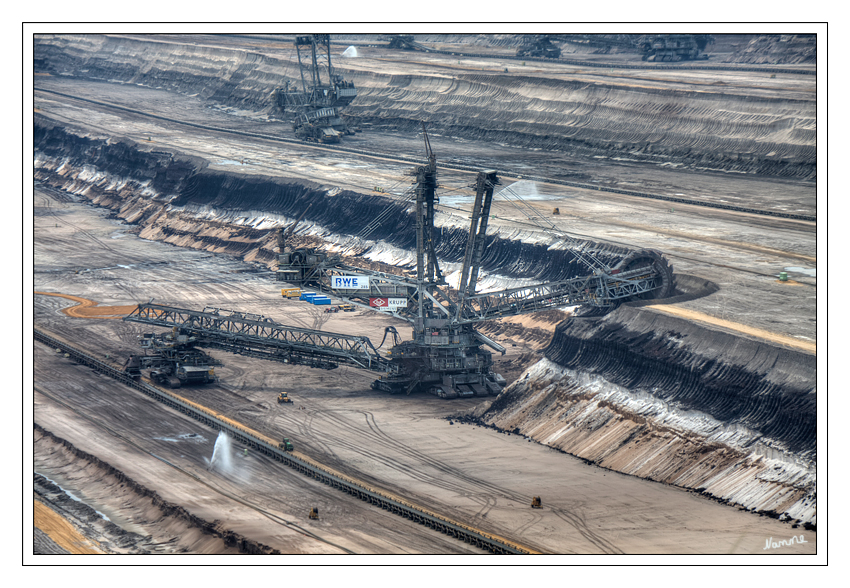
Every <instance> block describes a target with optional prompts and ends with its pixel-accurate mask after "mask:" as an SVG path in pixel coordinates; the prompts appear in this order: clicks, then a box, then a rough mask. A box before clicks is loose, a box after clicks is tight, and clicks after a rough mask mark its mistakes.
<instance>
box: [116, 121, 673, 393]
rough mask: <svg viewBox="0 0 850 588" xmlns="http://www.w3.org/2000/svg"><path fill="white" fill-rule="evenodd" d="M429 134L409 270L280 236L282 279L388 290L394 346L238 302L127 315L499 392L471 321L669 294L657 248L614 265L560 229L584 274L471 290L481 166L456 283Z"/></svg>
mask: <svg viewBox="0 0 850 588" xmlns="http://www.w3.org/2000/svg"><path fill="white" fill-rule="evenodd" d="M423 130H424V125H423ZM424 137H425V152H426V162H425V163H424V164H423V165H420V166H418V167H416V168H415V169H414V170H413V172H412V174H411V175H413V176H414V177H415V178H416V181H415V185H414V188H413V190H412V191H411V192H410V197H411V199H413V200H415V203H414V214H415V220H416V277H415V278H412V277H404V276H396V275H392V274H387V273H382V272H376V271H368V270H364V269H361V268H355V267H350V266H346V265H345V264H343V263H342V261H341V260H340V259H339V258H337V257H333V256H329V255H328V254H327V253H325V252H322V251H318V250H307V249H296V250H291V249H286V247H285V243H284V242H283V241H282V242H281V250H280V252H279V256H278V263H279V269H278V277H279V279H281V280H283V281H286V282H289V283H291V284H294V285H297V286H299V287H301V288H310V289H312V290H315V291H316V292H322V293H325V294H328V295H331V296H333V297H335V298H341V299H343V300H345V301H346V302H347V303H349V304H352V305H356V306H359V307H362V308H370V309H372V310H375V309H376V306H380V305H379V304H377V303H376V301H382V302H383V304H386V303H387V301H394V304H393V305H392V306H388V307H387V306H385V307H384V308H385V309H386V310H387V311H388V312H391V313H392V314H393V315H394V316H396V317H398V318H402V319H404V320H407V321H408V322H410V323H411V326H412V338H411V339H410V340H407V341H399V340H398V338H397V337H396V336H395V335H396V334H395V333H394V336H393V340H394V345H393V346H392V348H391V349H390V351H389V352H388V353H386V354H381V353H379V352H378V349H379V348H380V347H381V346H382V345H383V341H382V343H381V346H379V347H378V348H375V347H374V346H373V345H372V343H371V342H370V341H369V339H368V338H366V337H352V336H348V335H340V334H335V333H327V332H322V331H310V330H307V329H299V328H294V327H287V326H284V325H279V324H277V323H274V322H272V321H270V320H269V319H266V318H263V317H256V318H254V319H251V320H248V319H246V318H245V317H243V316H242V315H239V314H238V313H236V314H237V315H238V316H234V314H233V313H230V314H222V313H218V312H217V313H215V314H210V313H207V314H204V313H198V312H196V311H189V310H183V309H174V308H169V307H163V306H156V305H139V307H138V308H137V309H136V311H134V312H133V313H132V314H131V315H130V316H128V317H126V318H125V319H124V320H129V321H136V322H143V323H147V324H156V325H161V326H168V327H176V328H177V329H179V331H180V332H181V333H184V334H186V335H189V336H192V337H194V338H196V340H197V341H198V342H197V343H196V345H199V346H204V345H207V346H209V347H213V348H218V349H225V350H228V351H232V352H235V353H241V354H245V355H251V356H254V357H262V358H265V359H272V360H276V361H282V362H284V363H297V364H301V365H311V366H313V367H319V368H325V369H333V368H334V367H337V366H338V365H340V364H346V365H352V366H356V367H360V368H364V369H368V370H371V371H375V372H378V373H379V374H380V377H379V378H378V379H376V380H375V381H374V382H373V384H372V388H373V389H376V390H383V391H386V392H389V393H393V394H396V393H407V394H410V393H411V392H417V391H424V392H430V393H432V394H435V395H437V396H439V397H443V398H457V397H464V396H485V395H496V394H498V393H499V392H500V391H501V390H502V388H503V387H504V385H505V380H504V379H503V378H502V377H501V376H500V375H499V374H497V373H495V372H494V371H493V369H492V368H493V359H492V351H491V350H494V351H497V352H500V353H504V352H505V349H504V348H503V347H502V346H501V345H499V344H498V343H496V342H495V341H493V340H491V339H490V338H488V337H486V336H485V335H484V334H482V333H480V332H478V331H477V330H476V328H475V325H476V323H478V322H481V321H486V320H492V319H497V318H503V317H509V316H517V315H522V314H528V313H532V312H538V311H541V310H546V309H551V308H559V307H565V306H586V307H591V308H598V309H603V310H604V309H610V308H613V307H615V306H617V305H618V304H620V303H622V302H626V301H631V300H642V299H648V298H665V297H668V296H670V295H672V294H673V292H674V290H675V282H674V277H673V272H672V268H671V267H670V266H669V264H668V263H667V260H666V259H664V257H663V256H662V255H661V254H660V253H659V252H657V251H654V250H640V251H633V252H631V253H630V254H628V255H627V256H626V257H625V258H623V259H622V260H621V261H620V262H619V263H617V264H616V265H615V266H614V267H609V266H607V265H605V264H604V263H602V262H600V261H599V260H597V259H595V258H594V257H593V256H592V255H590V254H589V253H588V252H587V250H586V248H585V246H584V245H583V244H582V243H580V242H578V241H576V240H574V239H572V238H570V237H569V236H567V235H559V236H561V237H562V238H563V239H565V240H566V241H567V243H568V245H569V246H570V248H571V250H572V252H573V253H574V254H575V256H576V258H578V259H579V260H580V261H581V262H582V263H583V264H584V265H585V266H586V267H587V270H588V271H587V273H586V274H585V275H581V276H579V277H573V278H570V279H564V280H558V281H553V282H546V283H540V284H533V285H530V286H521V287H516V288H509V289H506V290H499V291H492V292H477V284H478V275H479V272H480V270H481V261H482V256H483V253H484V250H485V247H486V239H487V235H486V233H487V224H488V219H489V218H490V207H491V204H492V201H493V191H494V188H495V187H496V186H497V185H499V184H500V180H499V178H498V176H497V173H496V172H495V171H481V172H479V173H478V176H477V179H476V183H475V190H476V192H475V201H474V204H473V209H472V215H471V224H470V228H469V238H468V241H467V245H466V249H465V253H464V257H463V264H462V268H461V272H460V280H459V284H458V287H457V289H450V288H449V286H448V284H447V283H446V281H445V279H444V276H443V274H442V272H441V270H440V264H439V261H438V259H437V255H436V253H435V243H434V236H435V231H434V214H435V204H437V203H438V199H437V198H436V195H435V192H436V188H437V165H436V157H435V155H434V153H433V151H432V150H431V145H430V142H429V139H428V134H427V132H425V133H424ZM299 220H300V219H299ZM297 222H298V221H296V224H297ZM293 226H294V225H293ZM290 228H292V227H290ZM553 229H554V226H553ZM285 233H286V234H288V233H289V230H287V231H285ZM284 249H286V250H284ZM384 339H385V340H386V334H385V337H384ZM485 348H489V349H485Z"/></svg>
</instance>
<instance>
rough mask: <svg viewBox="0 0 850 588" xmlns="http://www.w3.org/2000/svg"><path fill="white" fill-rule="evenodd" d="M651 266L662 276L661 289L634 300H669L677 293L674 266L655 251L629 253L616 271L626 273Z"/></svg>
mask: <svg viewBox="0 0 850 588" xmlns="http://www.w3.org/2000/svg"><path fill="white" fill-rule="evenodd" d="M647 265H651V266H652V267H653V269H654V270H655V271H656V272H658V274H659V275H660V276H661V288H659V289H657V290H653V291H652V292H645V293H643V294H639V295H637V296H636V297H634V298H632V300H650V299H660V298H669V297H670V296H673V294H675V292H676V277H675V276H674V275H673V266H671V265H670V263H669V262H668V261H667V259H666V258H665V257H664V256H663V255H662V254H661V252H660V251H656V250H654V249H640V250H637V251H632V252H631V253H629V254H628V255H627V256H626V257H625V258H624V259H623V260H622V261H621V262H620V263H618V264H617V265H616V266H615V267H614V269H618V270H620V271H623V272H626V271H629V270H632V269H636V268H639V267H645V266H647Z"/></svg>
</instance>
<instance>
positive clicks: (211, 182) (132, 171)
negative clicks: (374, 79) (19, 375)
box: [34, 116, 628, 282]
mask: <svg viewBox="0 0 850 588" xmlns="http://www.w3.org/2000/svg"><path fill="white" fill-rule="evenodd" d="M36 118H37V120H36V126H35V131H34V142H35V147H36V153H35V170H36V173H35V177H36V179H37V180H39V181H44V182H46V183H48V184H50V185H51V186H54V187H56V188H58V189H61V190H64V191H66V192H69V193H72V194H77V195H79V196H81V197H83V198H85V199H87V200H89V201H91V202H92V203H94V204H97V205H99V206H104V207H107V208H110V209H111V210H113V211H114V212H115V214H116V216H117V217H119V218H121V219H123V220H125V221H127V222H129V223H133V224H136V225H138V227H139V235H140V236H141V237H143V238H145V239H151V240H160V241H165V242H168V243H172V244H174V245H180V246H184V247H193V248H197V249H204V250H207V251H212V252H217V253H228V254H232V255H238V256H240V257H242V258H244V259H245V260H246V261H257V262H261V263H266V264H268V265H270V266H274V265H276V259H275V253H274V251H273V248H274V247H276V245H277V229H278V228H280V227H283V226H288V225H289V224H291V223H292V222H294V219H296V218H300V216H301V214H302V213H303V212H304V211H305V210H306V211H307V213H306V215H305V216H304V219H303V222H304V223H305V224H306V225H309V229H308V230H305V232H304V234H302V236H301V237H296V238H295V239H293V242H295V243H298V242H299V239H300V242H302V243H304V242H307V243H309V244H310V245H314V246H319V247H322V246H324V247H325V248H329V249H330V250H332V251H335V252H337V253H341V254H343V255H345V256H347V257H349V258H351V259H352V260H353V261H358V260H360V261H361V263H362V264H365V265H370V266H371V265H373V264H374V263H375V262H374V261H372V260H371V259H370V257H381V258H383V257H386V256H385V253H386V249H387V247H392V248H394V250H395V258H396V261H397V263H396V264H395V265H396V266H398V265H401V266H402V267H413V266H414V264H415V254H414V251H415V247H416V231H415V221H414V217H413V211H412V209H411V206H410V205H409V204H406V203H402V202H399V201H397V200H392V199H389V198H387V197H384V196H375V195H364V194H358V193H356V192H351V191H346V190H343V191H337V190H329V189H328V188H326V187H322V186H320V185H318V184H313V183H310V182H306V181H304V180H300V179H298V180H296V179H291V180H287V179H285V178H279V177H275V178H272V177H266V176H254V175H240V174H231V173H225V172H217V171H212V170H208V169H206V162H205V161H204V160H202V159H199V158H193V157H188V156H184V155H182V154H179V153H169V152H165V151H154V150H150V149H144V148H143V147H141V146H139V145H136V144H135V143H132V142H130V141H124V140H119V139H105V138H90V137H87V136H85V134H84V133H83V132H82V131H80V132H75V131H74V130H73V129H71V128H70V127H63V126H59V125H55V124H53V123H52V122H51V121H50V120H49V119H47V118H45V117H42V116H37V117H36ZM311 204H312V205H313V206H311ZM308 207H310V208H309V210H307V209H308ZM388 208H389V209H391V210H392V209H395V210H394V211H393V212H392V214H390V216H389V219H390V220H389V221H387V222H386V223H385V224H383V225H381V226H380V227H378V228H377V229H376V230H375V231H374V232H373V233H371V234H370V235H369V240H368V241H355V240H352V239H351V238H350V237H351V235H356V234H357V233H358V232H359V231H361V230H362V229H363V228H364V227H366V226H367V225H369V223H370V222H371V221H372V220H374V219H375V218H376V217H377V216H379V215H380V214H381V213H382V212H384V211H385V210H387V209H388ZM438 221H442V226H440V229H439V231H437V233H436V236H435V250H436V252H437V255H438V256H439V258H440V259H441V260H442V261H444V262H446V263H447V265H448V266H449V267H450V266H451V264H452V263H454V264H460V263H461V262H462V259H463V255H464V252H465V247H466V242H467V240H468V235H469V232H468V229H467V228H466V227H462V226H461V225H467V224H468V220H466V219H461V218H460V217H451V216H449V215H446V216H443V215H439V216H438ZM299 232H300V231H299ZM299 232H297V233H296V235H297V234H298V233H299ZM488 235H491V236H490V239H491V241H490V242H489V244H488V247H487V249H486V250H485V254H484V257H483V258H482V269H483V271H484V272H488V273H490V274H498V276H499V277H500V278H501V279H505V278H507V279H510V280H531V281H535V282H540V281H550V280H559V279H566V278H571V277H575V276H578V275H584V274H585V273H586V272H587V268H586V267H585V266H584V265H583V264H581V262H579V261H578V260H577V259H576V257H575V256H574V254H573V253H572V251H571V250H570V249H567V248H566V246H565V245H564V244H562V243H557V242H556V241H555V239H554V238H549V237H545V239H546V240H545V241H543V242H538V243H527V242H523V241H522V239H521V237H522V235H521V234H517V233H516V232H512V233H511V235H510V236H504V237H503V236H501V235H499V233H498V230H497V229H494V230H493V231H492V232H488ZM539 238H540V237H539V236H538V239H539ZM340 243H342V244H343V245H340ZM586 243H587V248H586V249H585V251H586V253H589V254H591V255H593V256H595V257H596V258H597V259H600V260H601V261H603V262H604V263H608V264H610V265H615V264H616V263H617V262H618V261H619V260H620V259H622V258H623V257H625V255H626V254H627V253H628V250H627V249H625V248H622V247H618V246H614V245H608V244H604V243H593V242H586ZM552 246H555V247H556V249H555V250H550V247H552ZM558 247H560V249H557V248H558ZM541 259H546V260H547V263H545V264H542V263H540V262H539V260H541ZM494 279H495V278H494Z"/></svg>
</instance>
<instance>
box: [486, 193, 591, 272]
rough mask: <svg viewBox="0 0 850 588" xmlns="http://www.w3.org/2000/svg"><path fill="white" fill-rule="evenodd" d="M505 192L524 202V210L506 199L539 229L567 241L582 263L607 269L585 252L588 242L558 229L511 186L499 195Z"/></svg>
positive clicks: (589, 266) (507, 200)
mask: <svg viewBox="0 0 850 588" xmlns="http://www.w3.org/2000/svg"><path fill="white" fill-rule="evenodd" d="M504 192H509V193H510V194H513V196H514V197H515V198H516V199H517V202H519V203H521V204H523V205H524V207H525V209H526V210H523V209H522V208H520V207H519V205H518V204H517V203H515V202H514V201H512V200H509V199H505V201H506V202H509V203H510V204H511V205H513V206H514V207H515V208H516V209H517V210H518V211H519V212H520V214H523V215H526V216H528V220H530V221H531V223H532V224H533V225H535V226H536V227H537V228H538V229H540V230H542V231H544V232H545V233H549V234H552V233H555V234H556V235H558V236H559V237H560V238H561V239H563V240H564V241H566V242H567V243H568V244H569V245H570V246H571V249H572V252H573V254H574V255H575V256H576V257H577V258H578V259H579V260H580V261H581V262H582V263H584V264H585V265H586V266H587V267H588V268H589V269H591V270H600V271H605V269H606V268H605V265H604V264H602V263H600V262H599V261H597V260H596V259H594V258H593V257H592V256H591V255H589V254H587V253H586V252H585V249H586V247H587V245H588V242H584V243H581V242H579V241H578V240H577V239H574V238H573V237H571V236H569V235H568V234H566V233H564V232H563V231H560V230H558V228H557V227H556V226H555V225H554V224H553V223H552V222H551V221H549V220H548V219H547V218H546V217H544V216H542V215H541V214H540V212H539V211H538V210H536V209H535V208H534V207H533V206H531V205H530V204H528V203H527V202H526V201H525V200H524V199H523V198H522V197H521V196H520V195H519V194H517V193H516V191H514V190H513V188H511V187H510V186H506V187H505V188H503V189H502V190H500V191H499V194H498V195H502V193H504ZM528 211H530V216H529V212H528ZM535 218H536V219H539V221H542V222H545V223H546V224H548V225H549V228H546V227H544V226H541V225H540V224H539V222H536V221H535Z"/></svg>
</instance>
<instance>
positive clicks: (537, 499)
mask: <svg viewBox="0 0 850 588" xmlns="http://www.w3.org/2000/svg"><path fill="white" fill-rule="evenodd" d="M531 508H543V504H542V503H541V502H540V497H539V496H535V497H534V498H532V499H531Z"/></svg>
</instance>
